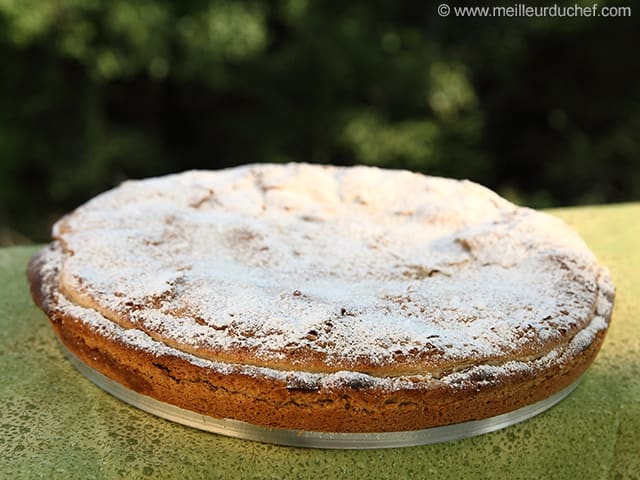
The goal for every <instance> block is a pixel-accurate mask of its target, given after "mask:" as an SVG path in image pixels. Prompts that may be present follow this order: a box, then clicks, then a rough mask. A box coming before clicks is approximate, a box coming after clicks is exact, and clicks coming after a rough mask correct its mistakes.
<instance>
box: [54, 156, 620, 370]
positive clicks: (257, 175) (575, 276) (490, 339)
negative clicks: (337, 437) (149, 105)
mask: <svg viewBox="0 0 640 480" xmlns="http://www.w3.org/2000/svg"><path fill="white" fill-rule="evenodd" d="M54 236H55V238H56V239H57V240H58V241H59V242H60V244H61V245H62V246H63V247H64V251H65V253H64V254H63V255H61V256H58V259H57V260H56V261H59V262H60V263H61V269H60V285H61V289H62V290H63V291H64V292H65V294H66V295H68V296H70V297H71V300H73V302H75V303H76V304H77V305H74V304H73V302H69V301H67V300H66V299H65V298H64V296H63V295H60V297H61V298H60V301H61V302H64V304H65V308H68V309H80V310H78V311H77V312H76V313H78V316H79V318H83V319H84V318H89V319H90V320H87V321H90V322H92V324H95V326H96V328H98V327H99V328H102V329H107V330H109V329H110V330H109V332H111V333H110V334H113V335H119V336H121V337H122V338H123V339H126V341H127V342H130V343H132V344H135V345H138V346H140V348H151V349H154V351H160V350H162V349H163V348H167V349H170V350H171V352H172V354H176V352H178V351H180V352H183V353H182V355H186V356H187V357H188V358H189V359H190V361H193V362H205V363H206V364H207V365H209V366H211V368H214V366H215V368H223V367H222V366H223V365H227V367H225V368H230V367H228V364H226V363H224V362H216V361H215V360H216V359H219V358H228V357H227V356H225V355H230V356H232V355H233V353H234V352H235V351H236V350H237V349H242V350H243V351H245V352H250V356H251V358H250V361H249V362H248V363H251V364H253V366H252V367H243V368H265V369H266V370H269V371H271V370H270V368H269V367H272V366H274V365H279V363H278V362H285V361H286V362H288V363H292V364H294V365H296V368H297V369H299V370H300V371H301V372H304V371H314V370H317V368H318V367H317V361H318V359H319V358H320V359H321V360H322V363H323V365H324V366H323V367H322V369H323V370H324V371H325V373H331V374H333V377H331V378H332V380H328V379H327V378H329V377H327V378H325V377H323V376H322V374H320V373H317V374H314V375H320V376H321V377H318V378H323V379H324V380H323V381H325V382H330V381H338V380H337V379H339V378H342V377H340V375H342V376H344V375H345V374H344V373H339V372H344V371H349V372H352V373H350V374H349V375H356V374H357V375H363V374H366V373H372V374H375V372H376V368H377V367H381V368H382V367H384V366H388V365H394V364H396V363H397V362H398V360H399V359H404V360H405V361H407V362H408V363H409V364H411V363H414V364H415V365H418V366H416V367H415V368H416V371H423V370H424V366H425V365H427V366H429V367H430V368H432V369H434V371H435V370H443V369H444V370H446V369H447V368H452V366H453V365H457V364H465V362H467V361H469V360H471V359H473V361H474V362H475V363H480V364H485V365H492V364H501V363H504V362H505V361H507V360H506V359H508V358H510V357H512V356H513V355H514V354H516V353H518V352H523V351H525V352H527V355H529V356H531V358H538V357H539V358H544V356H545V355H548V354H550V352H551V351H555V350H554V349H555V348H565V349H566V348H568V347H567V345H566V340H567V338H574V339H576V338H578V339H579V338H582V337H585V339H586V340H585V341H587V340H588V338H589V336H590V335H591V337H590V338H592V337H593V332H591V330H589V328H591V327H593V326H594V325H595V326H597V327H598V328H600V329H602V328H606V322H605V324H604V325H602V322H600V323H598V321H597V319H598V318H603V317H606V315H605V313H606V312H607V308H608V310H609V311H610V299H611V295H612V286H611V285H610V282H609V283H607V281H606V278H608V277H607V275H606V273H605V272H604V270H603V269H602V268H601V267H600V266H599V265H598V264H597V262H596V260H595V258H594V257H593V255H592V254H591V252H589V250H588V249H587V248H586V246H585V245H584V243H583V242H582V240H581V239H580V238H579V237H578V236H577V235H576V234H575V233H574V232H573V231H572V230H570V229H569V228H568V227H567V226H565V225H564V224H563V223H562V222H560V221H559V220H556V219H554V218H552V217H550V216H548V215H545V214H542V213H539V212H534V211H532V210H528V209H524V208H518V207H516V206H514V205H512V204H510V203H509V202H507V201H505V200H504V199H502V198H500V197H498V196H497V195H495V194H494V193H492V192H490V191H489V190H487V189H485V188H483V187H480V186H478V185H475V184H473V183H471V182H466V181H463V182H460V181H455V180H447V179H441V178H432V177H425V176H422V175H417V174H412V173H409V172H400V171H387V170H380V169H376V168H368V167H354V168H337V167H321V166H312V165H304V164H291V165H286V166H276V165H250V166H245V167H239V168H234V169H227V170H221V171H216V172H186V173H183V174H179V175H172V176H167V177H161V178H155V179H149V180H144V181H135V182H126V183H125V184H123V185H122V186H120V187H118V188H116V189H114V190H112V191H109V192H106V193H105V194H102V195H100V196H98V197H96V198H95V199H93V200H91V201H90V202H88V203H87V204H85V205H84V206H82V207H80V208H79V209H77V210H76V211H75V212H73V213H72V214H71V215H69V216H67V217H65V218H64V219H62V220H61V221H60V222H58V223H57V224H56V226H55V227H54ZM54 256H55V255H54ZM605 277H606V278H605ZM603 285H604V287H603ZM607 302H608V303H607ZM607 305H608V307H607ZM88 312H93V313H88ZM596 313H597V314H598V315H600V316H597V315H596V316H594V315H595V314H596ZM80 314H82V315H80ZM74 316H75V315H74ZM121 318H126V319H127V321H128V322H130V325H125V326H126V327H127V329H122V328H121V327H120V326H118V325H115V324H114V323H113V322H112V321H110V320H116V321H117V320H118V319H121ZM593 328H595V327H593ZM593 328H592V329H593ZM105 331H106V330H105ZM585 332H587V333H585ZM154 339H155V340H154ZM164 344H170V345H173V346H174V347H175V348H173V347H168V346H166V345H164ZM163 345H164V346H163ZM158 349H160V350H158ZM186 352H203V355H202V356H204V357H206V358H209V360H203V359H197V358H196V357H195V356H193V355H190V354H188V353H186ZM207 362H209V363H207ZM234 368H239V367H234ZM487 368H489V367H487ZM273 371H274V372H277V370H273ZM358 372H360V373H358ZM274 375H275V374H274ZM277 375H287V374H284V373H277ZM308 375H312V374H310V373H309V374H308ZM349 375H347V376H349Z"/></svg>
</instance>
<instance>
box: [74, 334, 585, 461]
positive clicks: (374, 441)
mask: <svg viewBox="0 0 640 480" xmlns="http://www.w3.org/2000/svg"><path fill="white" fill-rule="evenodd" d="M63 349H64V351H65V353H66V354H67V356H68V358H69V360H70V361H71V363H73V365H74V366H75V367H76V368H77V369H78V370H79V371H80V373H82V374H83V375H84V376H85V377H87V378H88V379H89V380H91V381H92V382H93V383H95V384H96V385H97V386H98V387H100V388H101V389H103V390H105V391H106V392H108V393H110V394H111V395H113V396H114V397H116V398H119V399H120V400H122V401H123V402H126V403H128V404H130V405H133V406H134V407H136V408H139V409H141V410H144V411H146V412H149V413H151V414H153V415H156V416H158V417H162V418H165V419H167V420H170V421H172V422H176V423H180V424H182V425H187V426H189V427H193V428H198V429H200V430H206V431H208V432H213V433H218V434H220V435H226V436H228V437H236V438H243V439H247V440H255V441H258V442H264V443H273V444H277V445H287V446H294V447H307V448H334V449H367V448H394V447H411V446H417V445H428V444H432V443H439V442H448V441H452V440H459V439H462V438H467V437H474V436H476V435H482V434H484V433H488V432H493V431H495V430H499V429H501V428H505V427H508V426H510V425H513V424H516V423H519V422H522V421H524V420H527V419H529V418H531V417H534V416H536V415H538V414H539V413H542V412H544V411H545V410H548V409H549V408H551V407H553V406H554V405H555V404H556V403H558V402H560V401H561V400H562V399H564V398H565V397H566V396H567V395H569V394H570V393H571V392H572V391H573V390H574V389H575V388H576V386H577V385H578V382H579V381H580V379H578V380H576V381H575V382H574V383H573V384H571V385H569V386H568V387H566V388H564V389H563V390H560V391H559V392H557V393H555V394H553V395H551V396H550V397H548V398H546V399H544V400H542V401H540V402H537V403H533V404H531V405H527V406H525V407H522V408H519V409H518V410H514V411H512V412H509V413H505V414H503V415H498V416H496V417H491V418H486V419H483V420H473V421H470V422H464V423H458V424H455V425H446V426H443V427H433V428H427V429H424V430H414V431H407V432H381V433H341V432H312V431H305V430H287V429H280V428H269V427H262V426H259V425H252V424H250V423H247V422H242V421H239V420H232V419H226V418H225V419H219V418H213V417H208V416H206V415H202V414H199V413H195V412H191V411H189V410H185V409H183V408H179V407H176V406H174V405H170V404H168V403H164V402H160V401H158V400H155V399H153V398H151V397H148V396H146V395H141V394H139V393H137V392H134V391H133V390H129V389H128V388H125V387H123V386H122V385H120V384H119V383H117V382H115V381H113V380H111V379H109V378H107V377H105V376H104V375H102V374H101V373H100V372H98V371H96V370H94V369H93V368H91V367H89V366H87V365H86V364H84V363H83V362H82V361H81V360H80V359H78V357H76V356H75V355H74V354H72V353H71V352H69V351H68V350H67V349H66V348H64V346H63Z"/></svg>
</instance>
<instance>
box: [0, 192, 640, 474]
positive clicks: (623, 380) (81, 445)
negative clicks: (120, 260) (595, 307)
mask: <svg viewBox="0 0 640 480" xmlns="http://www.w3.org/2000/svg"><path fill="white" fill-rule="evenodd" d="M551 213H552V214H554V215H557V216H559V217H560V218H562V219H564V220H565V221H567V222H568V223H569V224H570V225H572V226H573V227H574V228H575V229H576V230H578V231H579V232H580V233H581V234H582V236H583V238H584V239H585V240H586V242H587V243H588V244H589V246H590V247H591V249H592V250H593V251H594V252H595V253H596V255H597V256H598V257H599V259H600V261H601V262H602V263H604V264H605V265H606V266H608V267H609V269H610V270H611V273H612V276H613V279H614V282H615V284H616V288H617V294H616V303H615V308H614V314H613V320H612V325H611V328H610V330H609V333H608V335H607V339H606V341H605V344H604V346H603V348H602V350H601V352H600V354H599V356H598V358H597V359H596V361H595V363H594V364H593V365H592V367H591V368H590V369H589V371H588V372H587V373H586V375H585V376H584V378H583V380H582V382H581V383H580V385H579V386H578V388H577V389H576V390H575V391H574V392H573V393H572V394H571V395H570V396H569V397H568V398H567V399H565V400H564V401H562V402H561V403H560V404H558V405H557V406H555V407H553V408H552V409H550V410H548V411H547V412H545V413H543V414H541V415H539V416H537V417H535V418H533V419H530V420H528V421H526V422H523V423H520V424H518V425H514V426H512V427H509V428H506V429H504V430H500V431H498V432H494V433H490V434H486V435H482V436H479V437H475V438H469V439H465V440H460V441H456V442H448V443H441V444H436V445H426V446H421V447H411V448H399V449H379V450H364V451H356V450H314V449H303V448H292V447H280V446H275V445H266V444H261V443H257V442H252V441H247V440H239V439H233V438H226V437H223V436H219V435H215V434H211V433H207V432H202V431H199V430H195V429H191V428H188V427H184V426H181V425H177V424H174V423H171V422H168V421H166V420H162V419H160V418H157V417H154V416H152V415H150V414H147V413H145V412H142V411H140V410H136V409H135V408H133V407H130V406H129V405H126V404H124V403H122V402H120V401H119V400H117V399H115V398H113V397H111V396H110V395H108V394H106V393H104V392H103V391H101V390H100V389H98V388H97V387H95V386H94V385H93V384H92V383H91V382H89V381H88V380H87V379H85V378H84V377H83V376H82V375H80V374H79V373H78V372H77V371H76V370H75V369H74V368H73V367H72V366H71V364H70V363H69V362H68V361H67V360H66V359H65V357H64V355H63V353H62V351H61V349H60V347H59V346H58V344H57V342H56V340H55V338H54V335H53V333H52V331H51V329H50V328H49V325H48V322H47V319H46V318H45V316H44V314H43V313H42V312H40V310H38V309H37V308H36V307H35V306H34V305H33V303H32V302H31V298H30V296H29V293H28V289H27V283H26V279H25V268H26V264H27V261H28V259H29V257H30V256H31V255H32V254H33V253H35V252H36V251H37V249H38V248H39V247H36V246H28V247H13V248H6V249H0V332H1V334H0V362H1V363H0V365H1V367H2V368H1V370H0V371H1V372H2V377H1V378H2V381H1V382H0V400H1V402H2V403H1V408H0V477H2V478H11V479H14V478H40V477H43V478H82V479H88V478H123V477H124V478H207V479H209V478H274V479H280V478H285V477H287V478H288V477H293V478H314V479H317V478H390V479H398V478H427V477H428V478H452V479H461V478H490V479H495V478H553V479H557V478H568V479H580V478H588V479H590V480H591V479H593V480H595V479H604V478H611V479H618V478H640V322H639V320H638V306H639V303H640V300H639V299H640V268H639V267H640V249H639V248H638V240H639V239H640V203H636V204H624V205H612V206H598V207H584V208H569V209H558V210H553V211H551Z"/></svg>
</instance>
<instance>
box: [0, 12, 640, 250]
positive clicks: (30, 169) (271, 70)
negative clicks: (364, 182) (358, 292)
mask: <svg viewBox="0 0 640 480" xmlns="http://www.w3.org/2000/svg"><path fill="white" fill-rule="evenodd" d="M438 3H440V2H408V1H399V2H383V1H364V0H356V1H349V2H342V1H332V0H326V1H319V0H317V1H313V0H283V1H275V2H272V1H267V0H255V1H230V0H226V1H212V2H207V1H200V0H185V1H177V0H176V1H169V0H164V1H163V0H155V1H154V0H111V1H107V0H0V65H2V74H1V75H0V226H2V231H0V243H1V242H4V243H8V242H11V241H15V240H16V239H17V240H18V241H21V240H25V239H27V238H28V239H31V240H34V241H43V240H46V239H47V238H48V235H49V233H48V230H49V227H50V225H51V223H52V221H53V220H55V219H56V218H57V217H58V216H59V215H61V214H62V213H64V212H65V211H68V210H70V209H71V208H73V207H75V206H77V205H78V204H80V203H82V202H84V201H86V200H87V199H88V198H90V197H91V196H92V195H95V194H96V193H98V192H100V191H102V190H105V189H107V188H109V187H111V186H113V185H115V184H117V183H119V182H120V181H121V180H123V179H125V178H130V177H144V176H151V175H159V174H164V173H168V172H173V171H180V170H184V169H189V168H220V167H225V166H230V165H236V164H241V163H248V162H285V161H308V162H320V163H334V164H341V165H350V164H354V163H365V164H372V165H380V166H384V167H390V168H408V169H411V170H415V171H420V172H425V173H428V174H434V175H445V176H451V177H457V178H470V179H473V180H475V181H478V182H481V183H483V184H486V185H488V186H489V187H491V188H493V189H495V190H497V191H498V192H499V193H501V194H503V195H506V196H508V197H509V198H511V199H513V200H515V201H518V202H520V203H524V204H528V205H532V206H535V207H543V206H551V205H567V204H581V203H597V202H617V201H629V200H637V199H639V198H640V135H639V133H640V81H639V80H638V79H639V78H640V75H639V73H640V72H639V71H638V58H637V53H635V50H634V48H635V47H634V46H637V45H639V44H640V38H639V37H640V28H639V25H638V20H637V19H638V17H640V11H639V12H633V13H634V15H635V16H632V17H631V18H566V17H565V18H550V17H547V18H534V19H531V18H529V19H527V18H455V17H453V16H449V17H447V18H441V17H439V16H438V15H437V11H436V7H437V4H438ZM451 3H452V4H454V3H456V2H453V1H452V2H451ZM457 3H460V2H457ZM500 3H501V2H494V4H496V5H497V4H500ZM502 3H503V4H506V5H511V4H512V2H502ZM571 3H573V2H571ZM579 3H580V2H579ZM587 3H589V4H590V3H591V2H587ZM601 3H602V2H601ZM602 5H604V3H602ZM7 232H10V235H9V233H7ZM3 235H4V240H3Z"/></svg>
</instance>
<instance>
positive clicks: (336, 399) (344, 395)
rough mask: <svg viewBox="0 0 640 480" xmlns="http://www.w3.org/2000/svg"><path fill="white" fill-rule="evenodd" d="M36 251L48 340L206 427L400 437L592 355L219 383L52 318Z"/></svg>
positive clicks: (556, 376)
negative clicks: (430, 377) (222, 422)
mask: <svg viewBox="0 0 640 480" xmlns="http://www.w3.org/2000/svg"><path fill="white" fill-rule="evenodd" d="M45 254H46V249H44V250H43V251H41V252H40V253H38V254H36V255H35V256H34V257H33V258H32V260H31V261H30V263H29V266H28V278H29V284H30V290H31V294H32V296H33V299H34V301H35V303H36V304H37V305H38V306H39V307H40V308H41V309H42V310H43V311H44V312H45V313H46V314H47V315H48V317H49V320H50V322H51V325H52V327H53V330H54V332H55V334H56V336H57V337H58V339H59V340H60V341H61V342H62V343H63V344H64V345H65V347H66V348H67V349H69V350H70V351H71V352H72V353H73V354H75V355H76V356H77V357H78V358H80V359H81V361H83V362H84V363H86V364H87V365H89V366H90V367H91V368H93V369H95V370H97V371H99V372H100V373H102V374H103V375H106V376H107V377H109V378H111V379H112V380H115V381H116V382H118V383H120V384H122V385H124V386H125V387H127V388H129V389H131V390H134V391H136V392H138V393H141V394H143V395H148V396H150V397H153V398H155V399H157V400H160V401H162V402H166V403H170V404H173V405H176V406H178V407H181V408H185V409H187V410H191V411H195V412H198V413H201V414H204V415H208V416H211V417H214V418H233V419H236V420H242V421H246V422H249V423H252V424H256V425H262V426H267V427H279V428H287V429H299V430H311V431H333V432H388V431H408V430H418V429H423V428H429V427H434V426H441V425H449V424H454V423H460V422H465V421H469V420H476V419H482V418H489V417H493V416H496V415H500V414H503V413H507V412H510V411H513V410H515V409H518V408H520V407H523V406H526V405H529V404H531V403H534V402H537V401H540V400H543V399H545V398H547V397H548V396H550V395H552V394H554V393H556V392H558V391H560V390H562V389H563V388H565V387H567V386H569V385H570V384H572V383H573V382H574V381H575V380H576V379H577V378H579V377H580V376H581V375H582V373H584V371H585V370H586V369H587V368H588V366H589V365H590V364H591V362H592V361H593V359H594V358H595V356H596V354H597V353H598V351H599V349H600V347H601V345H602V343H603V341H604V338H605V335H606V330H602V331H600V332H598V334H597V335H596V337H595V338H594V340H593V341H592V342H591V343H590V344H589V346H588V347H587V348H586V349H585V350H583V351H582V352H580V353H578V354H577V355H576V356H575V358H574V359H573V360H574V361H573V362H568V363H564V364H556V365H551V366H550V367H549V368H547V369H546V370H545V371H544V372H543V374H540V373H539V372H538V373H537V374H536V375H534V374H533V373H526V372H525V371H520V372H512V373H510V374H509V375H508V376H501V377H500V378H494V379H491V380H492V381H490V382H485V381H484V380H487V379H483V378H477V379H475V380H476V381H477V382H478V383H461V384H460V385H455V386H453V385H449V384H446V383H444V382H440V381H437V380H434V382H432V383H428V384H427V383H425V384H424V386H422V385H421V386H420V387H418V388H410V389H409V388H403V389H398V390H394V391H389V390H385V389H383V388H381V387H371V386H368V385H360V384H357V383H353V384H349V385H345V386H340V387H331V388H320V389H306V388H304V387H303V388H291V387H290V386H288V385H287V384H286V383H285V382H284V381H281V380H277V379H274V378H266V377H257V376H253V375H249V374H244V373H232V374H223V373H220V372H217V371H214V370H212V369H206V368H203V367H198V366H196V365H193V364H192V363H190V362H189V361H187V360H186V359H185V358H181V357H179V356H176V355H161V356H157V355H155V354H152V353H151V352H148V351H145V350H142V349H139V348H136V347H134V346H132V345H127V344H124V343H119V342H114V341H112V340H110V339H108V338H105V337H103V336H101V335H100V334H99V333H98V332H96V331H95V330H94V329H92V328H91V327H90V326H89V325H87V324H86V323H84V322H83V321H82V319H81V318H76V317H74V316H71V315H69V314H67V313H64V312H62V311H60V310H58V309H56V306H55V304H54V303H53V299H52V298H47V297H46V295H47V294H46V288H45V282H47V281H50V279H47V278H45V277H44V274H43V268H42V267H43V262H44V255H45Z"/></svg>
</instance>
